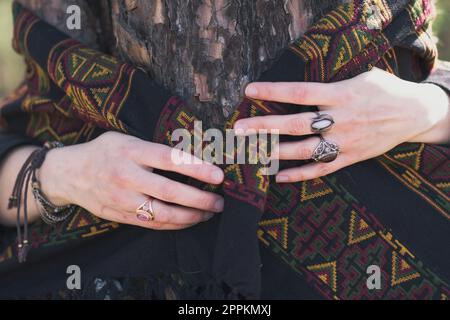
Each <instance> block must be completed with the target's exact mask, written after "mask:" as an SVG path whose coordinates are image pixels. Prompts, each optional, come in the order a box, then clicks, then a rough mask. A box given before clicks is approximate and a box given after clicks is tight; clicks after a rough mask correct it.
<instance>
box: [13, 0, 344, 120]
mask: <svg viewBox="0 0 450 320" xmlns="http://www.w3.org/2000/svg"><path fill="white" fill-rule="evenodd" d="M342 1H345V0H249V1H240V0H151V1H149V0H99V1H86V0H49V1H45V2H44V3H45V4H43V2H42V1H38V0H20V2H22V3H23V4H25V5H26V6H28V7H29V8H31V9H32V10H33V11H34V12H36V13H37V14H38V15H39V16H41V17H42V18H43V19H44V20H46V21H47V22H49V23H51V24H52V25H54V26H56V27H58V28H59V29H61V30H62V31H64V32H66V33H69V34H70V35H71V36H72V37H76V38H77V39H79V40H81V41H82V42H84V43H86V44H88V45H90V46H94V47H96V48H100V49H101V50H103V51H105V52H108V53H112V54H113V55H116V56H119V57H121V58H122V59H124V60H126V61H129V62H131V63H133V64H134V65H137V66H139V67H141V68H143V69H145V70H146V71H147V72H148V73H149V74H150V75H151V76H152V77H153V78H154V79H156V81H158V82H159V83H161V84H163V85H165V86H166V87H168V88H169V89H170V90H172V92H174V93H176V94H178V95H180V96H181V97H183V98H184V99H185V100H186V101H187V102H188V103H189V104H190V105H192V106H194V107H195V108H196V110H198V111H199V115H200V116H202V118H203V119H204V120H209V121H212V122H215V123H217V122H221V121H223V119H224V117H227V116H228V115H229V114H230V113H231V112H232V111H233V109H234V108H235V107H236V106H237V104H238V103H239V101H240V100H241V99H242V97H243V88H244V86H245V85H246V84H247V83H248V82H250V81H253V80H255V79H257V78H258V76H259V75H260V74H261V73H262V72H263V71H264V70H266V69H267V68H268V67H270V65H271V64H272V63H273V62H274V61H275V60H276V59H277V57H278V56H279V54H280V53H281V51H282V50H283V48H285V47H286V46H287V45H288V44H289V43H290V42H292V41H293V40H295V39H297V38H298V37H299V36H300V35H301V34H302V33H303V32H304V31H305V30H306V29H307V27H308V25H310V23H311V22H312V21H313V20H315V19H316V18H317V17H320V15H321V14H322V12H323V11H324V10H327V9H328V8H329V7H330V6H332V5H336V4H337V3H338V2H342ZM71 4H77V5H79V6H80V8H81V9H82V30H81V31H78V32H73V31H68V30H66V26H65V21H66V20H65V19H66V17H67V14H66V12H65V10H66V8H67V6H68V5H71Z"/></svg>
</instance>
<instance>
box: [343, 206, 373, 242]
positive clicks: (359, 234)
mask: <svg viewBox="0 0 450 320" xmlns="http://www.w3.org/2000/svg"><path fill="white" fill-rule="evenodd" d="M375 235H376V233H375V231H373V230H372V229H371V228H370V226H369V225H368V224H367V222H365V221H364V219H362V218H360V217H359V215H358V214H357V213H356V211H355V210H352V211H351V217H350V229H349V231H348V244H349V245H352V244H357V243H359V242H361V241H364V240H367V239H370V238H372V237H373V236H375Z"/></svg>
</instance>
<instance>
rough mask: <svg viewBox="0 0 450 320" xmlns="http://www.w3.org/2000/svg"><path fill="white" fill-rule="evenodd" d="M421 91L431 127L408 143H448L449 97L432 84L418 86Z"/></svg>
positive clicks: (449, 134) (449, 135)
mask: <svg viewBox="0 0 450 320" xmlns="http://www.w3.org/2000/svg"><path fill="white" fill-rule="evenodd" d="M420 86H421V87H422V90H423V95H422V98H424V99H426V103H427V106H428V109H429V110H430V112H428V113H427V115H418V117H422V116H425V117H428V120H429V122H430V123H432V125H431V126H430V129H429V130H427V131H425V132H423V133H422V134H420V135H418V136H416V137H414V138H413V139H412V140H411V141H410V142H421V143H430V144H448V143H450V97H449V95H448V94H447V92H446V91H444V90H443V89H442V88H441V87H439V86H437V85H434V84H428V83H427V84H420Z"/></svg>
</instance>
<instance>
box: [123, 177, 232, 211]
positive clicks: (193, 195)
mask: <svg viewBox="0 0 450 320" xmlns="http://www.w3.org/2000/svg"><path fill="white" fill-rule="evenodd" d="M128 181H131V188H132V189H134V190H135V191H138V192H141V193H143V194H146V195H149V196H151V197H153V198H157V199H160V200H162V201H164V202H170V203H175V204H179V205H182V206H185V207H190V208H195V209H199V210H203V211H208V212H221V211H222V210H223V198H222V197H221V196H219V195H217V194H214V193H212V192H207V191H203V190H199V189H197V188H195V187H192V186H189V185H186V184H183V183H180V182H177V181H173V180H170V179H168V178H166V177H163V176H160V175H157V174H155V173H153V172H148V171H145V170H141V171H138V170H136V173H135V175H134V177H133V178H132V179H128Z"/></svg>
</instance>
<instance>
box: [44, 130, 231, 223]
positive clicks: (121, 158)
mask: <svg viewBox="0 0 450 320" xmlns="http://www.w3.org/2000/svg"><path fill="white" fill-rule="evenodd" d="M171 150H172V149H171V148H170V147H167V146H165V145H161V144H156V143H151V142H146V141H143V140H140V139H138V138H134V137H131V136H128V135H125V134H121V133H116V132H107V133H104V134H103V135H101V136H100V137H98V138H97V139H95V140H93V141H91V142H88V143H84V144H79V145H74V146H68V147H64V148H61V149H53V150H51V151H50V152H49V153H48V155H47V158H46V160H45V161H44V164H43V166H42V168H41V170H40V172H39V176H40V180H41V187H42V191H43V193H44V194H45V195H47V197H48V198H49V200H50V201H52V202H54V203H55V204H59V205H63V204H69V203H72V204H76V205H79V206H81V207H83V208H85V209H87V210H88V211H90V212H92V213H93V214H95V215H96V216H98V217H100V218H103V219H106V220H110V221H116V222H119V223H124V224H131V225H137V226H141V227H146V228H151V229H182V228H186V227H189V226H192V225H195V224H197V223H199V222H202V221H206V220H208V219H210V218H211V217H212V216H213V213H217V212H221V211H222V210H223V199H222V197H220V196H219V195H216V194H213V193H210V192H206V191H202V190H199V189H196V188H194V187H192V186H188V185H185V184H182V183H179V182H176V181H172V180H170V179H168V178H165V177H163V176H160V175H157V174H155V173H153V172H152V169H153V168H157V169H161V170H165V171H173V172H178V173H180V174H182V175H186V176H190V177H193V178H195V179H197V180H201V181H203V182H207V183H212V184H219V183H221V182H222V180H223V172H222V170H221V169H219V168H218V167H216V166H213V165H211V164H208V163H205V162H203V163H202V164H182V165H175V164H174V163H173V162H172V160H171ZM191 163H194V162H193V161H191ZM149 197H150V198H153V199H154V200H153V201H152V207H153V211H154V214H155V220H154V221H149V222H145V221H144V222H143V221H140V220H139V219H138V218H137V217H136V212H135V210H136V208H137V207H138V206H139V205H141V204H142V203H143V202H145V201H146V200H147V199H148V198H149Z"/></svg>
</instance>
